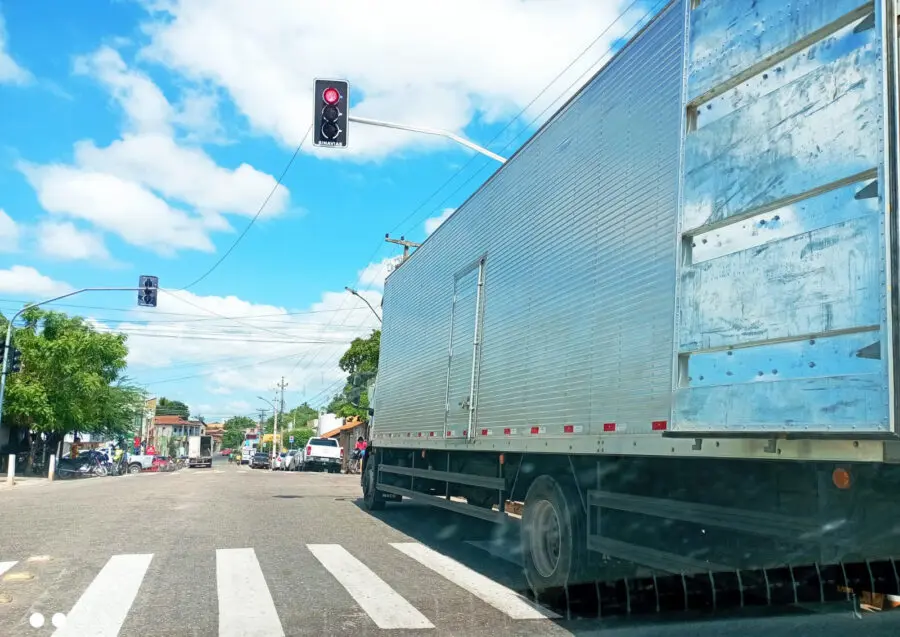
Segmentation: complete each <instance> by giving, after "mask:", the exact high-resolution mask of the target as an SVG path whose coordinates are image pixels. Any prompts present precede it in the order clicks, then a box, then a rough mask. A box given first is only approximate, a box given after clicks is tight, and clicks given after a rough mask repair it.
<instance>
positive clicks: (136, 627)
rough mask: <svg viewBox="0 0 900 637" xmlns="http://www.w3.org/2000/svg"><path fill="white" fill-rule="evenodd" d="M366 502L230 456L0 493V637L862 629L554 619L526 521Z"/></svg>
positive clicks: (645, 636) (847, 618) (813, 620)
mask: <svg viewBox="0 0 900 637" xmlns="http://www.w3.org/2000/svg"><path fill="white" fill-rule="evenodd" d="M359 497H360V488H359V480H358V476H344V475H327V474H309V473H282V472H274V473H273V472H269V471H263V470H250V469H248V468H247V467H246V466H245V467H241V468H238V467H236V466H232V465H229V464H228V463H227V462H226V463H222V462H217V463H216V465H215V466H214V467H213V468H212V469H185V470H182V471H179V472H176V473H167V474H158V475H152V474H144V475H139V476H124V477H109V478H97V479H90V480H81V481H72V482H62V483H54V484H50V485H46V486H43V485H42V486H35V487H28V488H23V489H18V490H17V489H12V490H9V491H3V492H0V521H2V527H0V635H2V636H4V637H5V636H12V637H17V636H19V635H22V636H35V637H37V636H40V635H51V634H56V635H60V636H63V635H74V636H76V637H83V636H85V635H116V634H120V635H142V636H148V637H149V636H153V637H155V636H163V635H171V636H178V637H183V636H186V635H198V636H201V635H202V636H207V635H220V636H222V637H232V636H234V637H236V636H239V635H242V636H243V635H259V636H260V637H262V636H266V637H268V636H277V635H282V634H283V635H353V636H360V635H387V634H398V635H435V636H437V635H441V636H443V635H447V636H450V635H453V636H465V635H491V636H495V635H568V634H577V635H589V634H600V633H601V632H602V633H603V634H604V635H609V634H613V635H628V636H638V635H640V636H641V637H649V636H651V635H653V636H656V635H659V636H663V635H666V636H671V635H684V634H695V635H710V636H712V635H723V634H727V635H732V634H734V635H737V634H748V635H755V634H758V633H759V631H760V630H761V629H764V630H765V631H766V632H767V633H770V634H772V635H779V634H785V635H787V634H792V635H795V634H797V633H800V634H808V633H811V632H816V633H819V634H821V635H827V634H841V635H842V636H843V635H845V634H846V632H847V631H848V630H853V629H856V630H859V628H858V627H857V626H858V624H859V621H860V620H858V619H854V618H853V617H852V616H851V614H850V613H849V612H848V611H847V610H846V609H838V611H837V612H835V613H815V614H804V615H791V616H787V617H784V616H782V617H777V618H768V619H765V620H763V619H758V618H748V617H743V618H728V619H719V620H703V621H695V620H693V619H687V618H684V617H681V618H675V619H672V618H663V619H658V618H657V619H653V620H646V619H644V620H640V621H638V620H628V619H623V618H614V619H609V620H606V619H605V620H603V621H602V622H601V621H600V620H596V619H591V620H585V619H580V620H579V619H567V618H566V617H565V616H563V617H554V616H553V612H552V611H550V610H548V609H542V608H541V607H536V606H534V605H533V604H531V603H530V602H528V601H527V600H526V599H525V598H524V597H523V596H521V595H519V594H518V593H517V592H521V591H524V590H525V589H526V587H525V582H524V580H523V577H522V575H521V569H520V568H519V566H518V565H517V563H516V562H517V557H516V555H515V546H517V539H516V537H515V534H516V531H515V528H514V527H513V528H511V529H508V530H507V531H505V532H504V535H503V536H500V535H498V529H499V527H495V526H493V525H490V524H488V523H483V522H481V521H478V520H471V519H469V518H464V517H460V516H458V515H455V514H451V513H449V512H444V511H436V510H433V509H429V508H423V507H421V506H417V505H413V504H411V503H402V504H389V505H388V508H387V510H385V511H383V512H379V513H378V514H377V515H372V514H369V513H367V512H366V511H365V510H364V509H362V508H361V502H360V501H359ZM556 610H560V609H556ZM563 614H564V611H563ZM889 615H890V616H892V617H889ZM896 617H897V616H896V615H894V614H893V613H891V614H882V615H881V616H878V617H873V618H869V617H867V618H865V619H864V620H862V621H864V622H866V624H865V625H866V631H867V634H881V633H882V631H884V632H883V634H896V631H897V622H896V621H893V623H891V622H890V619H892V618H896ZM41 620H42V621H43V625H41V626H39V627H34V626H33V623H34V624H40V623H41ZM54 621H55V622H56V623H57V624H59V625H62V626H63V628H61V629H57V628H55V627H54V625H53V623H54ZM63 622H64V623H63ZM763 622H764V625H763ZM838 631H840V632H838Z"/></svg>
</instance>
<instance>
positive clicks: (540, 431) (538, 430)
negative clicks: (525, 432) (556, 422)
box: [531, 427, 547, 434]
mask: <svg viewBox="0 0 900 637" xmlns="http://www.w3.org/2000/svg"><path fill="white" fill-rule="evenodd" d="M531 433H533V434H545V433H547V428H546V427H532V428H531Z"/></svg>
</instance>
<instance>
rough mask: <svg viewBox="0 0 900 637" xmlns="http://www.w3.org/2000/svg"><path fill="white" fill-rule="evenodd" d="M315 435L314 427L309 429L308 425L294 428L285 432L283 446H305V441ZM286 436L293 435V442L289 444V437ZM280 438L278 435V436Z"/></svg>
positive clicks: (295, 447) (298, 447) (297, 447)
mask: <svg viewBox="0 0 900 637" xmlns="http://www.w3.org/2000/svg"><path fill="white" fill-rule="evenodd" d="M315 435H316V431H315V429H310V428H309V427H300V428H298V429H294V430H293V431H290V432H289V433H286V434H285V437H284V446H285V447H293V448H294V449H300V448H301V447H305V446H306V443H307V441H308V440H309V439H310V438H312V437H313V436H315ZM288 436H293V437H294V444H293V445H291V443H290V438H288ZM279 438H280V436H279Z"/></svg>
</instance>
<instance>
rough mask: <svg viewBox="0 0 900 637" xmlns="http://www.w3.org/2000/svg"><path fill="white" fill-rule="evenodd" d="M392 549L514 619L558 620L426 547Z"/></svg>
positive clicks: (405, 545)
mask: <svg viewBox="0 0 900 637" xmlns="http://www.w3.org/2000/svg"><path fill="white" fill-rule="evenodd" d="M391 546H393V547H394V548H395V549H397V550H398V551H400V552H401V553H404V554H406V555H408V556H409V557H411V558H413V559H414V560H415V561H417V562H418V563H419V564H421V565H423V566H427V567H428V568H430V569H431V570H432V571H434V572H435V573H437V574H438V575H441V576H442V577H445V578H446V579H448V580H450V581H451V582H453V583H454V584H456V585H457V586H459V587H460V588H462V589H464V590H466V591H468V592H470V593H472V594H473V595H474V596H475V597H477V598H478V599H480V600H482V601H484V602H487V603H488V604H490V605H491V606H493V607H494V608H496V609H497V610H499V611H501V612H503V613H506V614H507V615H508V616H510V617H512V618H513V619H545V618H551V619H558V618H559V615H557V614H556V613H554V612H552V611H549V610H547V609H545V608H541V607H540V606H537V605H536V604H533V603H532V602H530V601H529V600H527V599H525V598H524V597H522V596H521V595H519V594H518V593H516V592H515V591H512V590H510V589H508V588H507V587H505V586H503V585H502V584H498V583H497V582H495V581H494V580H492V579H490V578H487V577H485V576H484V575H482V574H481V573H478V572H476V571H473V570H472V569H470V568H469V567H468V566H463V565H462V564H460V563H459V562H457V561H456V560H454V559H452V558H449V557H447V556H446V555H442V554H441V553H438V552H437V551H435V550H433V549H430V548H428V547H427V546H425V545H423V544H419V543H417V542H392V543H391Z"/></svg>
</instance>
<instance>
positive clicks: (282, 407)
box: [272, 376, 288, 469]
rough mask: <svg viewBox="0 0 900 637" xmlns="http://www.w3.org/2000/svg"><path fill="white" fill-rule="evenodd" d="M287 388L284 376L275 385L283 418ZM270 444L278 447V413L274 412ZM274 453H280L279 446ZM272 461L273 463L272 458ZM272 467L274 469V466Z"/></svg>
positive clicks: (276, 397)
mask: <svg viewBox="0 0 900 637" xmlns="http://www.w3.org/2000/svg"><path fill="white" fill-rule="evenodd" d="M287 386H288V384H287V383H286V382H284V376H282V377H281V382H280V383H278V385H277V387H278V388H279V389H280V390H281V402H280V403H279V404H280V405H281V409H280V411H281V414H282V416H284V388H285V387H287ZM275 399H276V400H277V399H278V396H277V395H276V396H275ZM272 442H273V443H275V444H276V445H278V411H276V412H275V435H273V436H272ZM275 453H276V454H280V453H281V445H278V446H277V447H276V448H275ZM272 459H273V461H274V456H273V458H272ZM272 466H273V469H274V464H273V465H272Z"/></svg>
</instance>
